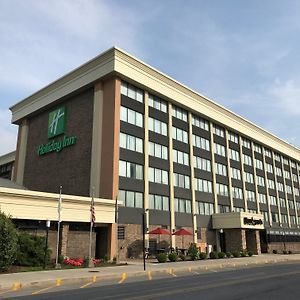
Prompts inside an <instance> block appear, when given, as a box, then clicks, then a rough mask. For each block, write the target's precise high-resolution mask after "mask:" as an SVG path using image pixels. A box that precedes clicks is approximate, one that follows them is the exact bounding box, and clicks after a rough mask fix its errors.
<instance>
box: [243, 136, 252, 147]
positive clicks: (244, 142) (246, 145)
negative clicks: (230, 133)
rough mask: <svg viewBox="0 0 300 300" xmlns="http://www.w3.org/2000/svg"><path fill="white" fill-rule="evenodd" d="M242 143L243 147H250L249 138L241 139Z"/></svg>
mask: <svg viewBox="0 0 300 300" xmlns="http://www.w3.org/2000/svg"><path fill="white" fill-rule="evenodd" d="M242 145H243V146H244V147H245V148H248V149H251V143H250V141H249V140H247V139H244V138H243V139H242Z"/></svg>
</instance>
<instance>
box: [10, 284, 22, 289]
mask: <svg viewBox="0 0 300 300" xmlns="http://www.w3.org/2000/svg"><path fill="white" fill-rule="evenodd" d="M21 287H22V285H21V283H20V282H14V283H13V286H12V290H13V291H16V290H18V289H20V288H21Z"/></svg>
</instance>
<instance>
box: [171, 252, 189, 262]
mask: <svg viewBox="0 0 300 300" xmlns="http://www.w3.org/2000/svg"><path fill="white" fill-rule="evenodd" d="M179 257H180V259H181V260H182V261H185V260H186V256H185V255H184V254H182V253H181V254H180V255H179ZM169 259H170V258H169Z"/></svg>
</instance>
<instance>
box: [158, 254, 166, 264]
mask: <svg viewBox="0 0 300 300" xmlns="http://www.w3.org/2000/svg"><path fill="white" fill-rule="evenodd" d="M156 258H157V261H158V262H159V263H165V262H166V261H167V254H165V253H159V254H158V255H157V257H156Z"/></svg>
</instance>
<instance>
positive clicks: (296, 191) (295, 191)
mask: <svg viewBox="0 0 300 300" xmlns="http://www.w3.org/2000/svg"><path fill="white" fill-rule="evenodd" d="M294 194H295V196H299V189H298V188H296V187H294Z"/></svg>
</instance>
